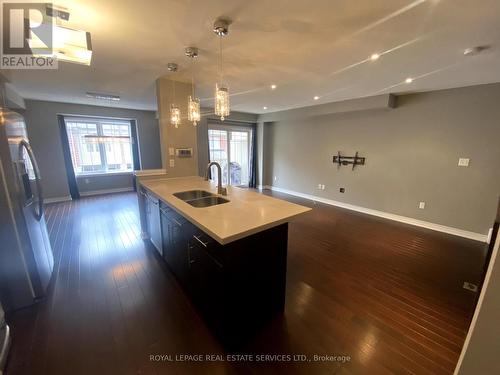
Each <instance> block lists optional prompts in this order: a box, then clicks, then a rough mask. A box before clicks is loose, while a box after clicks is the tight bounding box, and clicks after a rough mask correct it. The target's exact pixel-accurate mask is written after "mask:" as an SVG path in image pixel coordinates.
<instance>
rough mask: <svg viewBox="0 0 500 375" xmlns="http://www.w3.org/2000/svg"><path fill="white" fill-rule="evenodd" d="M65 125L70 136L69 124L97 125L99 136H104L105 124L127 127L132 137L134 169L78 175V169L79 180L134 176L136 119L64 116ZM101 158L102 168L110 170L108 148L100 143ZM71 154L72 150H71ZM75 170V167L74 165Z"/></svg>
mask: <svg viewBox="0 0 500 375" xmlns="http://www.w3.org/2000/svg"><path fill="white" fill-rule="evenodd" d="M63 116H64V123H65V126H66V132H68V135H69V132H70V131H69V129H68V123H92V124H95V125H96V129H97V136H103V135H104V134H103V124H105V125H113V124H116V125H127V126H128V132H129V137H130V155H131V157H132V168H131V169H130V170H116V171H113V170H104V171H103V170H99V171H95V172H91V171H85V172H80V173H78V172H77V171H76V169H75V170H74V173H75V177H76V178H77V179H79V178H89V177H103V176H120V175H122V176H123V175H132V174H133V173H134V138H133V136H132V134H133V132H132V126H133V124H134V122H135V123H137V121H136V120H134V119H128V118H115V117H100V116H81V115H63ZM97 145H98V149H99V156H100V159H101V164H100V165H101V167H104V168H106V169H107V168H108V162H107V157H106V146H105V144H103V143H98V144H97ZM70 153H71V150H70ZM71 162H72V163H73V154H71ZM73 168H74V165H73Z"/></svg>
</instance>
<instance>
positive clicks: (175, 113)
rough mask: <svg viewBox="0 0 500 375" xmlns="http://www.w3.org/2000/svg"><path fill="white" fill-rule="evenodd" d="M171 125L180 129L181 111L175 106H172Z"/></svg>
mask: <svg viewBox="0 0 500 375" xmlns="http://www.w3.org/2000/svg"><path fill="white" fill-rule="evenodd" d="M170 123H171V124H172V125H174V126H175V127H176V128H178V127H179V124H180V123H181V110H180V109H179V107H178V106H176V105H175V104H172V105H171V106H170Z"/></svg>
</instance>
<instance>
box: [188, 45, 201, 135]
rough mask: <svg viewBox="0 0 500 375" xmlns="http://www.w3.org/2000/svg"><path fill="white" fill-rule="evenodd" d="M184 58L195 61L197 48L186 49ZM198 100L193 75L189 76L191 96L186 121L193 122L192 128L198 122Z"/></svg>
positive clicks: (199, 115)
mask: <svg viewBox="0 0 500 375" xmlns="http://www.w3.org/2000/svg"><path fill="white" fill-rule="evenodd" d="M185 53H186V56H187V57H189V58H191V59H193V60H194V59H195V58H196V57H198V48H196V47H187V48H186V49H185ZM200 118H201V114H200V99H198V98H197V97H196V96H195V94H194V73H193V74H192V76H191V95H190V96H189V99H188V120H189V121H192V122H193V126H196V125H198V121H200Z"/></svg>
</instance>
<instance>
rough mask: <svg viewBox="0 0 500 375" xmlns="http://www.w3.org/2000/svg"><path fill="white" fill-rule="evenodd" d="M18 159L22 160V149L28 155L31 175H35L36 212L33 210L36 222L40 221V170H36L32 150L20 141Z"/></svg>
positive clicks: (36, 165)
mask: <svg viewBox="0 0 500 375" xmlns="http://www.w3.org/2000/svg"><path fill="white" fill-rule="evenodd" d="M19 145H20V147H19V159H22V157H23V155H22V152H23V147H24V148H25V149H26V152H27V153H28V157H29V158H30V161H31V165H32V166H33V173H34V174H35V184H36V191H37V195H38V210H36V209H35V217H36V219H37V221H40V220H41V218H42V216H43V209H44V208H43V191H42V181H41V176H40V169H39V168H38V164H37V162H36V158H35V154H34V153H33V150H32V149H31V146H30V144H29V143H28V142H27V141H26V140H25V139H22V140H21V141H20V142H19Z"/></svg>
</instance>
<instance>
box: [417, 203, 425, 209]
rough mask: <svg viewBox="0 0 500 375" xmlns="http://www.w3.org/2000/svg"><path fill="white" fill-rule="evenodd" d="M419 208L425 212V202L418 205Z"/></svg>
mask: <svg viewBox="0 0 500 375" xmlns="http://www.w3.org/2000/svg"><path fill="white" fill-rule="evenodd" d="M418 208H420V209H421V210H423V209H424V208H425V202H420V203H419V204H418Z"/></svg>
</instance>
